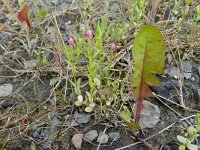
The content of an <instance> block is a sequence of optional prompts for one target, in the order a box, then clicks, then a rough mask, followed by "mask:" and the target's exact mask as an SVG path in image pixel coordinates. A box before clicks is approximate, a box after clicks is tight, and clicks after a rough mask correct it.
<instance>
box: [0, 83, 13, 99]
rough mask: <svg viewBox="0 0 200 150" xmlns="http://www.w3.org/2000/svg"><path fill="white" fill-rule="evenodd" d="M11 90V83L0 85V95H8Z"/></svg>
mask: <svg viewBox="0 0 200 150" xmlns="http://www.w3.org/2000/svg"><path fill="white" fill-rule="evenodd" d="M12 91H13V85H12V84H10V83H8V84H2V85H0V97H5V96H9V95H10V94H12Z"/></svg>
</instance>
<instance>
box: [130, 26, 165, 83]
mask: <svg viewBox="0 0 200 150" xmlns="http://www.w3.org/2000/svg"><path fill="white" fill-rule="evenodd" d="M132 54H133V58H134V61H135V71H134V74H133V77H134V80H133V86H134V87H139V86H140V82H141V80H143V82H144V83H146V84H148V85H151V86H159V85H160V81H159V80H158V79H157V78H156V77H155V76H154V74H155V73H157V74H163V71H164V70H163V69H164V62H165V42H164V38H163V36H162V34H161V32H160V31H159V30H158V29H157V28H156V27H154V26H152V25H147V26H145V27H144V28H143V29H141V31H140V32H139V33H138V35H137V36H136V38H135V41H134V44H133V48H132Z"/></svg>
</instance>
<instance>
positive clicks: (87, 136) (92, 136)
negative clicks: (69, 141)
mask: <svg viewBox="0 0 200 150" xmlns="http://www.w3.org/2000/svg"><path fill="white" fill-rule="evenodd" d="M97 137H98V133H97V130H91V131H89V132H87V133H86V134H85V135H84V138H85V139H87V140H88V141H90V142H92V141H93V140H95V139H96V138H97Z"/></svg>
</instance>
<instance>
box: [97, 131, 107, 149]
mask: <svg viewBox="0 0 200 150" xmlns="http://www.w3.org/2000/svg"><path fill="white" fill-rule="evenodd" d="M106 130H107V128H105V129H104V130H103V133H102V134H105V132H106ZM102 138H103V136H102V137H101V140H100V142H99V145H98V147H97V150H99V148H100V146H101V141H102Z"/></svg>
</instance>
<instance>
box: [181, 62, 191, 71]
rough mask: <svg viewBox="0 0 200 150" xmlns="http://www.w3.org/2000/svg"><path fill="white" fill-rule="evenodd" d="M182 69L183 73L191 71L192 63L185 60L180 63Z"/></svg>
mask: <svg viewBox="0 0 200 150" xmlns="http://www.w3.org/2000/svg"><path fill="white" fill-rule="evenodd" d="M182 71H183V72H184V73H191V72H192V65H191V63H190V62H189V61H185V62H183V63H182Z"/></svg>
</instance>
